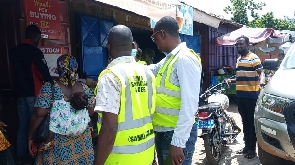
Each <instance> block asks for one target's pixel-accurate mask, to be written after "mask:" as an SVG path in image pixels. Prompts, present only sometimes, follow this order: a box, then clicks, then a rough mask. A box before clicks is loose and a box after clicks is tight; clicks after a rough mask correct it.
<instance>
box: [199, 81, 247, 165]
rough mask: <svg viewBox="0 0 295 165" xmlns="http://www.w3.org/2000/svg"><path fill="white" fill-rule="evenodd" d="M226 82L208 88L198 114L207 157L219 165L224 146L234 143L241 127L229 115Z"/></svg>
mask: <svg viewBox="0 0 295 165" xmlns="http://www.w3.org/2000/svg"><path fill="white" fill-rule="evenodd" d="M224 86H225V82H222V83H219V84H217V85H215V86H213V87H211V88H208V89H207V90H206V91H205V92H204V93H203V94H202V95H201V96H200V98H201V99H204V105H202V106H200V107H199V110H198V113H197V114H196V120H197V121H198V129H202V134H201V136H200V137H201V138H203V140H204V146H205V152H206V157H207V159H208V161H209V162H210V164H211V165H217V164H218V163H219V161H220V159H221V155H222V153H221V151H222V150H221V149H222V146H226V145H227V144H229V143H233V142H234V141H235V139H236V137H237V135H238V134H239V133H240V132H241V129H240V128H239V127H238V126H237V125H236V122H235V120H234V119H233V118H232V117H231V116H230V115H229V113H228V112H227V109H228V108H229V99H228V97H227V96H226V95H225V94H224V92H225V89H224Z"/></svg>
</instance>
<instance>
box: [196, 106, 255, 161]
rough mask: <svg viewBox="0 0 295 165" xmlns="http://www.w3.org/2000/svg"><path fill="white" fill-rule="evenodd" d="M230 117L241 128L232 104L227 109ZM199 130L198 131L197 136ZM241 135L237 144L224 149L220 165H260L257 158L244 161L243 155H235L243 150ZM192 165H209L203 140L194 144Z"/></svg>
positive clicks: (238, 117)
mask: <svg viewBox="0 0 295 165" xmlns="http://www.w3.org/2000/svg"><path fill="white" fill-rule="evenodd" d="M229 113H230V115H231V116H232V117H233V118H234V119H235V120H236V122H237V124H238V126H239V127H240V128H242V121H241V117H240V114H239V113H238V108H237V106H236V104H234V103H232V104H231V105H230V108H229ZM200 133H201V130H199V135H200ZM243 143H244V142H243V133H242V132H241V133H240V134H239V135H238V137H237V142H236V143H234V144H229V145H227V147H225V148H224V153H223V156H222V160H221V161H220V163H219V164H220V165H237V164H238V165H260V162H259V158H258V157H255V158H253V159H246V158H244V156H243V155H238V154H236V151H238V150H239V149H241V148H243V147H244V145H243ZM193 165H210V164H209V162H208V161H207V159H206V154H205V148H204V143H203V139H201V138H199V139H198V141H197V143H196V150H195V153H194V157H193Z"/></svg>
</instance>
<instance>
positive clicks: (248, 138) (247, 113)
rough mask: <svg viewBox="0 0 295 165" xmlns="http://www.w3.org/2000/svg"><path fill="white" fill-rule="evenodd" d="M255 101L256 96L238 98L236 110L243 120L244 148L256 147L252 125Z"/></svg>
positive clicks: (252, 148) (251, 148) (253, 148)
mask: <svg viewBox="0 0 295 165" xmlns="http://www.w3.org/2000/svg"><path fill="white" fill-rule="evenodd" d="M256 101H257V99H256V98H238V110H239V113H240V115H241V118H242V122H243V133H244V141H245V148H246V149H247V150H254V151H255V149H256V140H257V139H256V133H255V127H254V111H255V106H256Z"/></svg>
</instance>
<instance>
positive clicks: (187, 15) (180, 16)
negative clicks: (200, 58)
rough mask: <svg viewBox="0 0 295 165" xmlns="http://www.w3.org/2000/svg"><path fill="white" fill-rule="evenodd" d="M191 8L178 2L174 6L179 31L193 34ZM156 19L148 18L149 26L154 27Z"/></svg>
mask: <svg viewBox="0 0 295 165" xmlns="http://www.w3.org/2000/svg"><path fill="white" fill-rule="evenodd" d="M193 13H194V12H193V8H192V7H191V6H188V5H185V4H180V5H178V6H177V7H176V21H177V23H178V26H179V33H181V34H186V35H191V36H192V35H194V28H193V18H194V17H193ZM156 23H157V21H156V20H154V19H152V18H151V19H150V24H151V28H154V27H155V25H156Z"/></svg>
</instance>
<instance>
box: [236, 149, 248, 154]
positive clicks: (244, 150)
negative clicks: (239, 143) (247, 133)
mask: <svg viewBox="0 0 295 165" xmlns="http://www.w3.org/2000/svg"><path fill="white" fill-rule="evenodd" d="M236 153H237V154H246V153H248V149H247V148H242V149H240V150H239V151H237V152H236Z"/></svg>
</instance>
